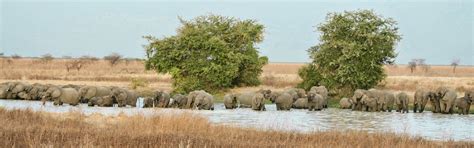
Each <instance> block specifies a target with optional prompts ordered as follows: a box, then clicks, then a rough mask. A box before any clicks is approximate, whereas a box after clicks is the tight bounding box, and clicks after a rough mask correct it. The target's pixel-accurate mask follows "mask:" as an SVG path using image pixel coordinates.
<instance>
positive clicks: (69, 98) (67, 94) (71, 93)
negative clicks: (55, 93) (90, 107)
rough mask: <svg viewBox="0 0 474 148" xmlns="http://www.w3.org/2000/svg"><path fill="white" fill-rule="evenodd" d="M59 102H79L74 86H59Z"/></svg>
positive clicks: (75, 103)
mask: <svg viewBox="0 0 474 148" xmlns="http://www.w3.org/2000/svg"><path fill="white" fill-rule="evenodd" d="M60 90H61V96H60V97H59V99H61V102H64V103H68V104H71V105H77V104H79V93H78V92H77V90H76V89H74V88H61V89H60Z"/></svg>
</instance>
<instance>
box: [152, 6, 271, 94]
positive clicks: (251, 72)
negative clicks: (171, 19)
mask: <svg viewBox="0 0 474 148" xmlns="http://www.w3.org/2000/svg"><path fill="white" fill-rule="evenodd" d="M180 20H181V23H182V25H183V26H182V27H180V28H179V29H178V30H177V35H174V36H170V37H165V38H163V39H156V38H155V37H152V36H146V37H145V38H146V39H147V40H148V41H149V42H150V44H149V45H145V49H146V54H147V59H146V61H145V65H146V68H147V69H154V70H156V71H157V72H159V73H169V74H171V76H172V78H173V79H174V82H173V86H174V89H175V91H176V92H178V93H182V92H189V91H192V90H197V89H203V90H206V91H210V92H213V91H217V90H221V89H226V88H230V87H234V86H255V85H259V84H260V80H259V76H260V74H261V73H262V67H263V65H265V64H267V62H268V59H267V57H261V56H259V54H258V51H257V48H256V47H255V44H256V43H259V42H261V41H262V40H263V29H264V27H263V25H260V24H258V23H256V21H254V20H239V19H236V18H232V17H224V16H217V15H208V16H200V17H197V18H195V19H193V20H190V21H186V20H182V19H180Z"/></svg>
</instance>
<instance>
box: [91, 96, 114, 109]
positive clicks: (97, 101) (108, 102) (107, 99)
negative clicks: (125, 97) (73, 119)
mask: <svg viewBox="0 0 474 148" xmlns="http://www.w3.org/2000/svg"><path fill="white" fill-rule="evenodd" d="M88 105H89V106H95V105H97V106H100V107H112V106H114V99H113V98H112V96H111V95H107V96H102V97H92V98H91V99H89V102H88Z"/></svg>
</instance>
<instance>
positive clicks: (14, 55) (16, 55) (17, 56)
mask: <svg viewBox="0 0 474 148" xmlns="http://www.w3.org/2000/svg"><path fill="white" fill-rule="evenodd" d="M11 58H12V59H21V56H20V55H18V54H13V55H12V56H11Z"/></svg>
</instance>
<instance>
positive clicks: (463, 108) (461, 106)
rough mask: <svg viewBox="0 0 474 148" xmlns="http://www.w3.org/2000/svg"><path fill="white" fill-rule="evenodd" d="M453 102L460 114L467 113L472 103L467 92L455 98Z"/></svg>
mask: <svg viewBox="0 0 474 148" xmlns="http://www.w3.org/2000/svg"><path fill="white" fill-rule="evenodd" d="M454 103H455V104H454V105H455V107H456V108H457V109H458V113H459V114H460V115H467V114H469V109H470V106H471V103H472V97H469V96H468V95H467V94H465V95H464V96H463V97H459V98H457V99H456V100H455V101H454Z"/></svg>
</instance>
